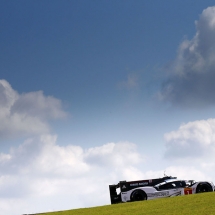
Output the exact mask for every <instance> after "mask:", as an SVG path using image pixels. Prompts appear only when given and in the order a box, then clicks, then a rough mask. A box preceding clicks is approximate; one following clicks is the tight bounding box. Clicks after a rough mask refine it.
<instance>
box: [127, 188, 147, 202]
mask: <svg viewBox="0 0 215 215" xmlns="http://www.w3.org/2000/svg"><path fill="white" fill-rule="evenodd" d="M143 200H147V196H146V194H145V192H144V191H142V190H135V191H133V192H132V194H131V201H132V202H133V201H143Z"/></svg>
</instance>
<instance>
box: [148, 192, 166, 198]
mask: <svg viewBox="0 0 215 215" xmlns="http://www.w3.org/2000/svg"><path fill="white" fill-rule="evenodd" d="M147 196H148V197H163V196H169V191H164V192H157V193H148V194H147Z"/></svg>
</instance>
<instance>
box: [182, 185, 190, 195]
mask: <svg viewBox="0 0 215 215" xmlns="http://www.w3.org/2000/svg"><path fill="white" fill-rule="evenodd" d="M190 194H192V188H190V187H186V188H184V195H190Z"/></svg>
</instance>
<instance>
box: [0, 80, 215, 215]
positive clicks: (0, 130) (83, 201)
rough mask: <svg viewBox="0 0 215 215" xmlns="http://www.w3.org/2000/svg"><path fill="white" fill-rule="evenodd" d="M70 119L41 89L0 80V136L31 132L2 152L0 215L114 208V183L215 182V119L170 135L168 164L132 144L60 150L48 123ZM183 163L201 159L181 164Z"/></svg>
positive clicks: (168, 140) (112, 143) (197, 123)
mask: <svg viewBox="0 0 215 215" xmlns="http://www.w3.org/2000/svg"><path fill="white" fill-rule="evenodd" d="M65 116H66V113H65V112H64V110H63V108H62V104H61V101H60V100H58V99H56V98H54V97H50V96H45V95H44V94H43V93H42V91H38V92H29V93H25V94H19V93H18V92H16V91H15V90H13V89H12V87H11V86H10V84H9V83H8V82H7V81H5V80H0V120H1V122H3V123H1V125H0V134H1V135H3V134H4V135H6V136H5V137H8V136H9V135H10V136H15V137H16V135H17V133H21V134H25V133H27V134H28V138H27V139H26V140H25V141H24V142H23V143H22V144H20V145H19V146H16V147H12V148H10V150H9V151H8V153H2V152H1V153H0V170H1V171H0V215H5V214H7V215H13V214H31V213H32V214H34V213H39V212H46V211H59V210H67V209H73V208H81V207H92V206H98V205H105V204H110V199H109V192H108V185H109V184H114V183H118V182H119V181H120V180H128V181H129V180H139V179H147V178H157V177H162V176H163V174H164V170H166V171H165V172H166V174H168V175H172V176H177V177H178V178H182V179H195V180H205V179H206V180H209V179H213V178H215V175H214V174H213V172H214V171H212V170H213V169H214V166H215V163H214V162H211V161H210V160H209V159H208V160H207V159H204V158H208V157H209V156H208V153H207V152H208V150H209V151H210V152H211V156H212V153H213V152H214V146H215V138H214V135H213V134H214V130H215V120H214V119H209V120H202V121H194V122H190V123H187V124H184V125H182V126H181V127H180V128H179V129H178V130H177V131H172V132H169V133H167V134H166V135H165V140H166V142H167V149H166V154H165V156H166V158H167V160H168V159H169V158H171V163H170V162H168V163H167V164H166V163H164V162H163V161H162V160H156V159H155V157H153V158H151V157H150V156H151V155H147V156H146V155H145V154H144V153H141V152H140V151H139V150H138V148H137V146H136V145H135V144H134V143H131V142H128V141H122V142H117V143H115V142H109V143H105V144H101V145H100V146H97V147H91V148H83V147H81V146H78V145H75V144H73V143H71V144H69V145H64V143H61V144H58V143H57V135H53V134H50V132H49V127H50V126H49V120H50V119H58V118H62V117H65ZM195 150H196V152H195ZM194 152H195V153H194ZM172 155H174V156H172ZM171 156H172V157H171ZM184 157H185V158H186V159H190V158H192V159H197V158H199V157H200V158H201V159H202V160H204V161H201V162H198V163H195V162H189V165H188V164H187V163H181V162H180V163H177V162H176V161H177V159H180V158H184ZM146 158H147V159H146ZM149 160H151V161H149ZM189 161H191V160H189ZM150 162H155V163H157V169H153V170H149V169H151V167H150V165H151V163H150ZM11 205H12V206H13V207H11Z"/></svg>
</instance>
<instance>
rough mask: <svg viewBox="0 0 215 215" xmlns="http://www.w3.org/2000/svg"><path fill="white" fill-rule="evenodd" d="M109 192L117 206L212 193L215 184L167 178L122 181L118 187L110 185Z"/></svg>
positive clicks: (112, 202)
mask: <svg viewBox="0 0 215 215" xmlns="http://www.w3.org/2000/svg"><path fill="white" fill-rule="evenodd" d="M109 191H110V199H111V204H115V203H119V202H129V201H140V200H151V199H156V198H164V197H172V196H180V195H190V194H195V193H201V192H212V191H214V184H213V183H212V182H210V181H199V182H196V181H194V180H179V179H177V178H176V177H171V176H166V177H163V178H157V179H147V180H141V181H129V182H127V181H120V182H119V183H118V184H117V185H109ZM117 191H118V193H117Z"/></svg>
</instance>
